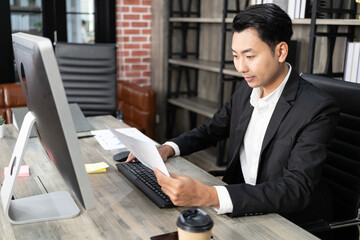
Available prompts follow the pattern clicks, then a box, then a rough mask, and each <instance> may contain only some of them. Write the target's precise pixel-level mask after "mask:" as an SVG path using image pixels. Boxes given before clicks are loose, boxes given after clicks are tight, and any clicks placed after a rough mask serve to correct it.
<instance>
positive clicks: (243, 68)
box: [234, 59, 248, 73]
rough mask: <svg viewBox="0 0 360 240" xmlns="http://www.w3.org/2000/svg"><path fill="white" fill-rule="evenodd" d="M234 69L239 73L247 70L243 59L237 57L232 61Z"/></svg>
mask: <svg viewBox="0 0 360 240" xmlns="http://www.w3.org/2000/svg"><path fill="white" fill-rule="evenodd" d="M234 64H235V69H236V71H238V72H239V73H246V72H247V71H248V67H247V65H246V63H245V61H244V60H243V59H238V60H235V61H234Z"/></svg>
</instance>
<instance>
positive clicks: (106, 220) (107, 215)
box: [0, 116, 317, 240]
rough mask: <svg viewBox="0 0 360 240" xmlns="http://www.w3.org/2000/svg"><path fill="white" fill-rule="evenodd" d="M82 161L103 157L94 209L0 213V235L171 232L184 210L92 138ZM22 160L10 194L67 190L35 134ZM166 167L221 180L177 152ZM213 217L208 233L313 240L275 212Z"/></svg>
mask: <svg viewBox="0 0 360 240" xmlns="http://www.w3.org/2000/svg"><path fill="white" fill-rule="evenodd" d="M89 120H90V123H91V125H92V126H93V128H94V129H105V125H104V123H106V124H108V125H109V126H111V127H113V128H119V127H126V125H125V124H123V123H121V122H119V121H118V120H116V119H115V118H113V117H110V116H103V117H92V118H89ZM6 130H7V134H8V136H7V137H5V138H2V139H0V169H1V174H0V175H1V181H2V180H3V173H2V171H3V169H4V167H6V166H7V165H8V164H9V161H10V158H11V154H12V150H13V148H14V146H15V142H16V137H17V131H16V130H15V128H14V127H13V126H12V125H7V129H6ZM79 142H80V146H81V150H82V154H83V158H84V161H85V163H93V162H101V161H104V162H107V163H108V164H109V165H110V168H108V172H107V173H100V174H90V175H89V178H90V181H91V185H92V188H93V193H94V196H95V201H96V208H95V209H93V210H90V211H84V209H82V207H81V206H80V205H79V204H78V205H79V206H80V208H81V214H80V215H79V216H78V217H75V218H70V219H64V220H57V221H50V222H42V223H33V224H26V225H11V224H10V223H8V222H7V221H6V220H5V218H4V215H3V210H2V207H1V210H0V211H1V213H0V223H1V228H0V236H2V237H3V239H7V240H9V239H60V238H61V239H149V238H150V237H151V236H154V235H159V234H163V233H166V232H172V231H176V228H177V227H176V220H177V218H178V216H179V213H180V212H181V211H182V210H184V209H186V208H184V207H177V208H173V209H160V208H158V207H157V206H155V205H154V204H153V203H152V202H151V201H150V200H149V199H148V198H147V197H145V196H144V195H143V194H142V193H141V192H140V191H139V190H138V189H137V188H136V187H134V186H133V185H132V184H131V183H130V182H129V181H128V180H127V179H126V178H125V177H123V176H122V175H121V174H120V173H119V172H118V171H117V169H116V167H115V162H114V161H113V159H112V156H113V155H114V154H115V152H110V151H105V150H103V149H102V148H101V146H100V145H99V144H98V142H97V141H96V140H95V139H94V138H93V137H91V138H84V139H80V140H79ZM24 160H25V162H26V164H28V165H29V166H30V177H27V178H19V180H18V181H17V184H16V187H15V197H16V198H21V197H26V196H32V195H36V194H40V193H44V192H46V191H48V192H53V191H59V190H63V189H65V190H67V187H66V185H65V183H64V181H63V180H62V178H61V176H60V175H59V173H58V172H57V170H56V168H55V167H54V166H53V164H52V163H51V161H49V160H48V158H47V156H46V155H45V152H44V150H43V149H42V147H41V145H40V143H39V141H38V139H37V138H32V139H30V140H29V143H28V146H27V150H26V152H25V156H24ZM166 165H167V167H168V169H169V171H170V172H173V173H177V174H183V175H188V176H192V177H196V178H197V179H199V180H201V181H203V182H204V183H207V184H213V185H215V184H223V182H221V181H220V180H219V179H217V178H215V177H213V176H211V175H209V174H208V173H206V172H205V171H203V170H202V169H200V168H198V167H196V166H195V165H193V164H191V163H190V162H188V161H187V160H185V159H183V158H181V157H176V158H172V159H170V160H169V161H167V163H166ZM203 209H204V210H205V211H206V212H207V213H208V214H209V215H210V216H211V218H212V219H213V220H214V223H215V225H214V228H213V236H214V237H215V239H217V240H220V239H221V240H223V239H276V240H279V239H286V240H288V239H299V240H300V239H301V240H304V239H317V238H316V237H314V236H312V235H311V234H310V233H308V232H306V231H304V230H302V229H301V228H299V227H297V226H296V225H294V224H293V223H291V222H289V221H287V220H286V219H284V218H283V217H281V216H279V215H277V214H268V215H263V216H252V217H240V218H229V217H227V216H226V215H217V214H216V212H215V211H214V210H213V209H212V208H203Z"/></svg>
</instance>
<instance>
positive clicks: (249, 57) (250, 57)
mask: <svg viewBox="0 0 360 240" xmlns="http://www.w3.org/2000/svg"><path fill="white" fill-rule="evenodd" d="M246 58H248V59H252V58H254V56H246Z"/></svg>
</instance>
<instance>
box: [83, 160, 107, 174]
mask: <svg viewBox="0 0 360 240" xmlns="http://www.w3.org/2000/svg"><path fill="white" fill-rule="evenodd" d="M108 167H109V165H107V164H106V163H104V162H99V163H90V164H85V168H86V172H87V173H102V172H106V168H108Z"/></svg>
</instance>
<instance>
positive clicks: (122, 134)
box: [108, 127, 170, 176]
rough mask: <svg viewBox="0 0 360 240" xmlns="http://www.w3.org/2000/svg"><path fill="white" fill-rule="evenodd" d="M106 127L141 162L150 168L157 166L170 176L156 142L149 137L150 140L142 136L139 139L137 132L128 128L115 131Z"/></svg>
mask: <svg viewBox="0 0 360 240" xmlns="http://www.w3.org/2000/svg"><path fill="white" fill-rule="evenodd" d="M108 128H109V129H110V131H111V132H112V133H113V134H114V135H115V136H116V137H117V138H119V140H120V141H121V142H122V143H123V144H124V145H125V146H126V147H127V149H128V150H129V151H130V152H131V153H132V154H134V155H135V157H136V158H137V159H138V160H139V161H140V162H141V163H142V164H144V165H145V166H147V167H148V168H150V169H153V168H157V169H159V170H160V171H161V172H162V173H163V174H165V175H166V176H170V174H169V172H168V170H167V168H166V166H165V163H164V161H163V160H162V158H161V156H160V154H159V152H158V150H157V148H156V145H157V144H156V142H154V141H153V140H151V139H150V140H151V142H150V141H146V140H144V138H142V139H140V138H139V137H140V136H139V135H138V134H136V135H134V134H133V133H132V131H130V130H125V131H123V130H121V131H115V130H114V129H112V128H110V127H108ZM129 133H130V134H129ZM141 134H142V133H141Z"/></svg>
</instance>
